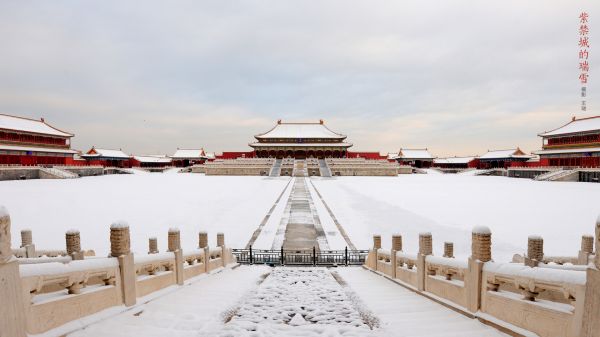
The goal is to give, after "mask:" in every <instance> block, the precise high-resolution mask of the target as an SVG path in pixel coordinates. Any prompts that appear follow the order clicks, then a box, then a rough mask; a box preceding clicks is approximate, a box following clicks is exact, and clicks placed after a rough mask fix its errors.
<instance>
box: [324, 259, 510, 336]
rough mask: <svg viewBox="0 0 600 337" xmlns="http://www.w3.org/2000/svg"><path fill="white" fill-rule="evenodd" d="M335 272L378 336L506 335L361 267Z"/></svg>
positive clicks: (340, 269) (339, 269)
mask: <svg viewBox="0 0 600 337" xmlns="http://www.w3.org/2000/svg"><path fill="white" fill-rule="evenodd" d="M336 273H338V274H339V275H340V276H341V277H342V279H343V280H344V282H345V283H346V284H347V286H348V287H349V288H350V289H352V291H353V292H354V293H355V294H356V295H357V296H359V297H360V298H361V300H362V301H363V302H364V303H365V305H367V306H368V307H369V309H371V310H372V312H373V314H374V315H375V316H376V317H377V318H379V322H380V329H381V330H382V331H381V332H380V335H381V336H411V337H419V336H423V337H425V336H427V337H441V336H443V337H501V336H507V335H505V334H502V333H500V332H498V331H497V330H496V329H494V328H491V327H489V326H486V325H484V324H482V323H480V322H479V321H478V320H476V319H470V318H468V317H466V316H464V315H462V314H459V313H457V312H454V311H452V310H450V309H448V308H446V307H444V306H442V305H441V304H438V303H435V302H433V301H431V300H429V299H427V298H425V297H423V296H421V295H418V294H416V293H414V292H412V291H410V290H407V289H405V288H404V287H402V286H399V285H398V284H396V283H393V282H392V281H390V280H388V279H386V278H384V277H382V276H379V275H377V274H375V273H372V272H370V271H366V270H364V269H362V268H357V267H349V268H338V269H337V270H336Z"/></svg>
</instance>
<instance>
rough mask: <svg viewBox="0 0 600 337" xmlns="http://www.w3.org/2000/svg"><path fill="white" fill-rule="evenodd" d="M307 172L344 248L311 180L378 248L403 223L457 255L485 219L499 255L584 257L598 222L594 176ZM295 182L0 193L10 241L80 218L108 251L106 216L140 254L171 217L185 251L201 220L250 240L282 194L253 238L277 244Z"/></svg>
mask: <svg viewBox="0 0 600 337" xmlns="http://www.w3.org/2000/svg"><path fill="white" fill-rule="evenodd" d="M310 181H311V182H312V184H310V183H309V184H308V187H309V191H310V193H311V195H312V200H313V202H314V205H315V209H316V211H317V213H318V215H319V218H320V223H321V225H322V226H323V230H324V232H325V233H326V236H327V240H328V243H329V246H330V247H331V249H343V247H344V246H345V245H346V242H345V241H344V240H343V238H341V235H340V233H339V232H338V231H337V229H336V226H335V224H334V223H333V220H332V218H331V217H330V216H329V214H328V212H327V210H326V208H325V205H324V204H323V202H322V201H321V199H320V198H319V197H318V196H317V195H316V191H315V189H314V188H313V184H314V187H316V188H317V189H318V191H319V192H320V194H321V195H322V197H323V200H324V201H325V203H326V204H327V206H328V207H329V208H330V209H331V211H332V212H333V214H334V216H335V217H336V218H337V220H338V221H339V223H340V224H341V225H342V226H343V228H344V229H345V231H346V232H347V234H348V236H349V238H350V239H351V240H352V242H353V243H354V245H355V246H356V247H357V248H360V249H365V248H369V247H371V245H372V242H371V237H372V235H373V234H381V235H382V236H383V246H384V248H387V247H389V245H390V236H391V235H392V234H393V233H401V234H403V236H404V250H405V251H408V252H416V251H417V242H418V240H417V236H418V233H419V232H423V231H430V232H432V234H433V238H434V253H435V254H437V255H439V254H441V249H442V245H443V242H444V241H453V242H454V246H455V255H457V256H466V255H468V253H469V249H470V230H471V228H472V227H473V226H477V225H484V226H488V227H490V228H491V230H492V233H493V252H494V257H495V259H496V260H498V261H507V260H510V258H511V257H512V255H513V254H515V253H522V252H524V250H525V248H526V242H527V236H528V235H530V234H538V235H541V236H543V237H544V241H545V252H546V254H548V255H576V253H577V251H578V249H579V246H580V239H581V235H582V234H588V233H592V232H593V228H594V227H593V226H594V223H595V219H596V218H597V216H598V214H599V213H600V203H599V202H598V200H600V185H598V184H592V183H569V182H538V181H533V180H529V179H514V178H505V177H477V176H463V175H450V174H448V175H433V174H427V175H401V176H398V177H338V178H334V179H324V178H310ZM288 182H289V178H284V177H281V178H275V179H273V178H264V177H234V176H223V177H215V176H204V175H201V174H160V173H155V174H135V175H113V176H101V177H87V178H81V179H67V180H30V181H4V182H0V195H2V200H0V203H1V204H3V205H5V206H6V207H7V208H8V210H9V211H10V213H11V217H12V220H13V231H12V235H13V242H15V243H16V242H19V240H20V238H19V231H20V230H21V229H25V228H30V229H32V230H33V236H34V243H35V244H36V246H37V247H38V248H40V249H54V248H62V247H63V245H64V232H65V231H67V230H68V229H71V228H76V229H79V230H80V231H81V236H82V243H83V244H82V245H83V247H84V249H94V250H96V252H97V254H98V255H104V254H105V253H106V252H107V251H108V245H109V240H108V228H109V225H110V224H111V223H112V222H114V221H116V220H125V221H127V222H129V224H130V226H131V231H132V247H133V250H134V252H137V253H145V252H146V251H147V239H148V237H151V236H157V237H158V239H159V246H160V248H161V250H164V249H165V246H166V236H167V229H168V228H169V227H179V228H180V230H181V232H182V234H181V237H182V246H183V247H184V249H185V248H186V247H195V246H196V245H197V232H198V231H199V230H206V231H208V232H209V233H210V237H209V238H210V243H211V244H214V240H215V235H216V233H217V232H224V233H225V234H226V243H227V245H228V246H230V247H235V248H242V247H244V246H245V245H246V243H248V241H249V239H250V237H251V236H252V234H253V232H254V231H255V230H256V229H257V228H258V226H259V224H260V223H261V221H262V220H263V219H264V218H265V215H266V214H267V213H268V212H269V210H270V209H271V207H273V205H274V204H275V201H276V200H277V198H278V197H279V196H280V195H281V200H280V202H279V203H277V204H276V205H275V207H274V208H273V211H272V214H271V216H270V218H269V219H268V221H266V223H265V225H264V228H263V231H262V232H261V235H260V236H258V238H257V240H256V243H255V244H256V247H258V248H267V249H269V248H271V246H272V244H273V242H274V241H275V240H281V238H277V236H276V231H277V228H278V226H279V224H280V222H281V219H282V217H284V216H287V215H285V214H284V209H285V206H286V202H287V199H288V197H289V195H290V190H291V186H292V184H288ZM286 186H287V189H285V188H286ZM284 189H285V191H284ZM282 193H283V194H282Z"/></svg>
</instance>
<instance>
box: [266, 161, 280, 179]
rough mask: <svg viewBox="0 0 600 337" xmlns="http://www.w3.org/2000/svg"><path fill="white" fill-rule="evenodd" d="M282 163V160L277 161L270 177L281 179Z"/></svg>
mask: <svg viewBox="0 0 600 337" xmlns="http://www.w3.org/2000/svg"><path fill="white" fill-rule="evenodd" d="M281 161H282V159H276V160H275V162H274V163H273V166H272V167H271V172H269V177H279V176H280V175H281Z"/></svg>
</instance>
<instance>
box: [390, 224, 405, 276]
mask: <svg viewBox="0 0 600 337" xmlns="http://www.w3.org/2000/svg"><path fill="white" fill-rule="evenodd" d="M401 251H402V235H400V234H394V235H392V249H391V250H390V262H391V263H392V275H390V276H391V277H392V278H396V272H397V269H398V258H397V257H396V253H397V252H401Z"/></svg>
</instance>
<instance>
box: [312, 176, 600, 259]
mask: <svg viewBox="0 0 600 337" xmlns="http://www.w3.org/2000/svg"><path fill="white" fill-rule="evenodd" d="M313 182H314V184H315V186H316V188H317V189H318V190H319V192H320V193H321V195H323V198H324V199H325V201H326V202H327V204H328V205H329V207H330V208H331V209H332V211H333V213H334V214H335V216H336V218H337V219H338V221H340V223H341V224H342V226H343V227H344V229H345V230H346V232H347V233H348V235H349V236H350V238H351V240H352V241H353V242H354V244H355V245H356V246H357V248H368V247H371V246H372V235H373V234H381V235H383V247H384V248H389V247H390V246H391V235H392V234H394V233H401V234H403V237H404V240H403V242H404V250H405V251H407V252H416V251H417V247H418V239H417V238H418V233H419V232H424V231H430V232H432V234H433V241H434V253H435V254H437V255H441V254H442V253H443V249H442V248H443V242H444V241H453V242H454V249H455V255H457V256H463V257H465V256H468V255H469V253H470V240H471V238H470V232H471V229H472V228H473V227H474V226H477V225H484V226H488V227H490V229H491V230H492V245H493V246H492V251H493V256H494V258H495V259H496V260H497V261H507V260H510V259H511V257H512V255H513V254H515V253H523V252H524V251H525V250H526V246H527V237H528V235H530V234H538V235H541V236H542V237H543V238H544V245H545V247H544V252H545V253H546V254H548V255H570V256H576V255H577V252H578V250H579V248H580V242H581V235H583V234H591V233H593V231H594V224H595V220H596V218H597V216H598V214H599V213H600V203H599V202H598V200H600V185H599V184H591V183H578V182H543V181H534V180H529V179H515V178H506V177H487V176H482V177H479V176H463V175H453V174H442V175H419V174H415V175H400V176H398V177H397V178H396V177H340V178H335V179H313Z"/></svg>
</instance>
